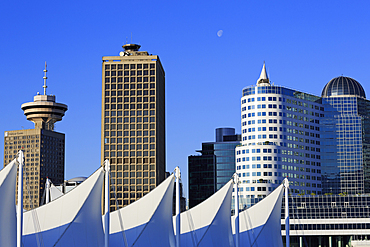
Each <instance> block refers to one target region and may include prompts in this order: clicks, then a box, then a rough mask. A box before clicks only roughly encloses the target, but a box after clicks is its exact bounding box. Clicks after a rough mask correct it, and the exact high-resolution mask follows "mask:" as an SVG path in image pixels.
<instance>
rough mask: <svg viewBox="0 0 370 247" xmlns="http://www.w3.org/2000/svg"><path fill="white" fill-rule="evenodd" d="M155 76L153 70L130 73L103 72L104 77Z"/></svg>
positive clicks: (132, 71)
mask: <svg viewBox="0 0 370 247" xmlns="http://www.w3.org/2000/svg"><path fill="white" fill-rule="evenodd" d="M149 73H150V75H155V70H154V69H152V70H138V71H136V70H131V71H109V70H107V71H105V73H104V74H105V76H135V75H137V76H142V75H144V76H145V75H149Z"/></svg>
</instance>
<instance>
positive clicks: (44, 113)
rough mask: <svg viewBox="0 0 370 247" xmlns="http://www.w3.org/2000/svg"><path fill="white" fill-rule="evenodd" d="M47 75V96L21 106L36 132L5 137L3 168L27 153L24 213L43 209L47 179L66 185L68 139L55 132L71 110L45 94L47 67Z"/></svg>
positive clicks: (35, 98)
mask: <svg viewBox="0 0 370 247" xmlns="http://www.w3.org/2000/svg"><path fill="white" fill-rule="evenodd" d="M44 73H45V75H44V78H43V79H44V86H43V88H44V94H43V95H40V94H39V93H38V94H37V95H36V96H34V101H33V102H29V103H24V104H22V106H21V108H22V110H23V111H24V115H26V116H27V120H30V121H32V122H34V123H35V128H34V129H24V130H12V131H5V133H4V166H5V165H7V164H8V163H9V162H10V161H11V160H12V159H14V158H15V156H16V154H17V152H18V150H23V151H24V156H25V168H24V169H25V171H24V173H23V175H24V180H23V181H24V182H23V187H24V196H23V204H24V208H25V209H31V208H34V207H37V206H39V205H40V203H41V199H42V195H43V193H44V186H45V182H46V178H49V179H50V180H51V181H52V182H53V183H55V184H59V183H63V181H64V152H65V136H64V134H63V133H59V132H56V131H54V123H55V122H57V121H60V120H62V118H63V116H64V113H65V112H66V111H67V109H68V108H67V105H65V104H60V103H56V102H55V95H47V94H46V88H47V86H46V80H47V77H46V73H47V69H46V63H45V70H44Z"/></svg>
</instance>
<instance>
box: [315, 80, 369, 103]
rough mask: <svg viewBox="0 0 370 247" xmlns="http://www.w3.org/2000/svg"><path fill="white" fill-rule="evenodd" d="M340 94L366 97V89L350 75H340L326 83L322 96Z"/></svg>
mask: <svg viewBox="0 0 370 247" xmlns="http://www.w3.org/2000/svg"><path fill="white" fill-rule="evenodd" d="M338 95H354V96H359V97H362V98H366V95H365V91H364V89H363V88H362V86H361V84H360V83H359V82H358V81H356V80H355V79H352V78H350V77H345V76H339V77H336V78H334V79H331V81H329V82H328V84H326V85H325V87H324V89H323V90H322V93H321V97H331V96H338Z"/></svg>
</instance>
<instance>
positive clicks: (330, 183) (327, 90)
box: [320, 76, 370, 194]
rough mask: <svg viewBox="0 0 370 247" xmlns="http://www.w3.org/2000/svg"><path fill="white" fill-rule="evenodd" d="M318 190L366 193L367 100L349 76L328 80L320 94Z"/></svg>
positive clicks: (369, 181) (369, 154)
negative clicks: (320, 180)
mask: <svg viewBox="0 0 370 247" xmlns="http://www.w3.org/2000/svg"><path fill="white" fill-rule="evenodd" d="M321 97H322V104H323V106H324V109H325V110H324V115H325V116H324V117H323V118H321V120H320V125H321V127H320V130H321V163H322V166H321V174H322V186H323V190H322V193H323V194H325V193H333V194H339V193H344V192H345V193H348V194H357V193H370V149H369V147H370V118H369V116H370V101H368V100H367V99H366V95H365V90H364V89H363V87H362V86H361V84H360V83H359V82H358V81H356V80H355V79H353V78H350V77H345V76H339V77H336V78H333V79H332V80H330V81H329V82H328V83H327V84H326V85H325V87H324V89H323V90H322V93H321Z"/></svg>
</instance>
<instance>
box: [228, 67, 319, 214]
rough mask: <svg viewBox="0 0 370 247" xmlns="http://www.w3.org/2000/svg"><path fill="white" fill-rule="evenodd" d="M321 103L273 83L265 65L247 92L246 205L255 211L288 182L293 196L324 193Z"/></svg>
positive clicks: (240, 165) (242, 149) (241, 162)
mask: <svg viewBox="0 0 370 247" xmlns="http://www.w3.org/2000/svg"><path fill="white" fill-rule="evenodd" d="M323 111H324V108H323V106H322V104H321V98H320V97H317V96H314V95H310V94H307V93H303V92H300V91H297V90H293V89H289V88H285V87H282V86H275V85H272V84H270V80H269V78H268V76H267V72H266V67H265V64H264V65H263V68H262V72H261V75H260V78H259V79H258V80H257V85H255V86H249V87H246V88H244V89H243V95H242V98H241V121H242V144H241V145H240V146H238V147H236V149H235V150H236V172H237V173H238V174H239V177H240V182H241V184H240V187H239V190H240V192H239V195H240V203H241V205H242V207H249V206H251V205H253V204H254V203H255V202H257V201H258V200H260V199H262V198H264V197H265V196H266V195H268V194H269V193H270V192H271V191H272V190H274V188H276V187H277V186H278V185H280V184H281V182H282V180H283V179H284V178H285V177H288V179H289V181H290V183H291V185H290V191H291V193H292V194H320V193H321V161H320V117H322V116H323Z"/></svg>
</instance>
